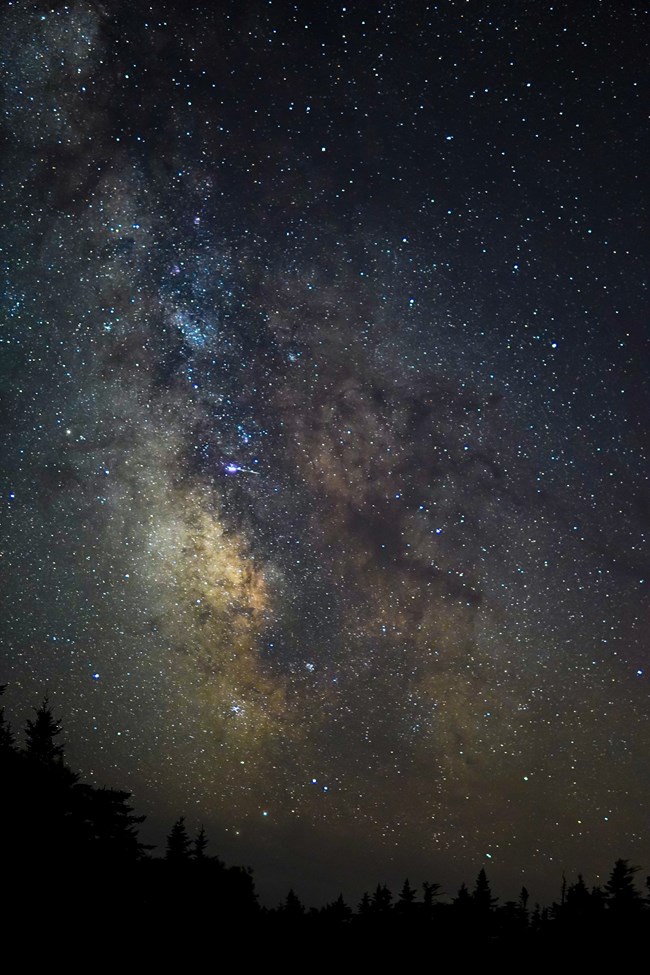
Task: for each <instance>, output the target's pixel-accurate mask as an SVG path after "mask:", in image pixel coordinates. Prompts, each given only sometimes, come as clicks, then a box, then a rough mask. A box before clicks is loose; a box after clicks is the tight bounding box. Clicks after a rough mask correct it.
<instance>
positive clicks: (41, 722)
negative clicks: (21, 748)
mask: <svg viewBox="0 0 650 975" xmlns="http://www.w3.org/2000/svg"><path fill="white" fill-rule="evenodd" d="M60 734H61V722H60V721H59V720H57V719H55V718H54V716H53V714H52V710H51V708H50V706H49V701H48V699H47V697H45V698H44V699H43V703H42V704H41V706H40V708H38V709H37V710H36V719H35V720H34V721H32V720H31V719H30V718H28V719H27V726H26V728H25V754H26V755H27V757H28V758H30V759H33V760H35V761H37V762H40V763H41V764H43V765H54V764H59V765H62V764H63V747H64V746H63V743H62V742H56V741H55V739H56V738H57V737H58V736H59V735H60Z"/></svg>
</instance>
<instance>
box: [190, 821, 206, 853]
mask: <svg viewBox="0 0 650 975" xmlns="http://www.w3.org/2000/svg"><path fill="white" fill-rule="evenodd" d="M207 845H208V838H207V836H206V835H205V830H204V829H203V826H201V828H200V830H199V831H198V833H197V834H196V837H195V839H194V845H193V847H192V857H193V858H194V859H195V860H207V859H208V856H207V854H206V852H205V851H206V847H207Z"/></svg>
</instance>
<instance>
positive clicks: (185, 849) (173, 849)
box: [165, 816, 190, 864]
mask: <svg viewBox="0 0 650 975" xmlns="http://www.w3.org/2000/svg"><path fill="white" fill-rule="evenodd" d="M189 859H190V838H189V836H188V835H187V830H186V829H185V816H181V817H180V819H177V820H176V822H175V823H174V825H173V826H172V829H171V833H170V834H169V836H168V837H167V848H166V851H165V860H167V861H168V862H169V863H174V864H179V863H186V862H187V861H188V860H189Z"/></svg>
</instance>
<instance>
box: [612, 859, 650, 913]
mask: <svg viewBox="0 0 650 975" xmlns="http://www.w3.org/2000/svg"><path fill="white" fill-rule="evenodd" d="M639 869H640V868H639V867H631V866H630V861H629V860H617V861H616V863H615V864H614V868H613V870H612V872H611V874H610V876H609V880H608V881H607V883H606V884H605V891H604V892H605V898H606V903H607V907H608V909H609V910H610V911H613V912H616V913H617V914H622V913H627V914H629V913H635V912H636V911H638V910H639V908H640V907H641V903H642V901H641V895H640V893H639V891H638V890H637V889H636V887H635V886H634V875H635V873H637V871H638V870H639Z"/></svg>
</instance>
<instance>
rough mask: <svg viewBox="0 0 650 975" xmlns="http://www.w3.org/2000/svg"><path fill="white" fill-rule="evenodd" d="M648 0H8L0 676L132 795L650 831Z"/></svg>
mask: <svg viewBox="0 0 650 975" xmlns="http://www.w3.org/2000/svg"><path fill="white" fill-rule="evenodd" d="M645 29H646V23H645V21H644V17H643V5H642V4H641V3H636V2H633V0H607V2H605V0H602V2H599V0H591V2H589V0H581V2H577V0H571V2H570V3H569V2H561V0H556V2H554V3H549V2H546V0H535V2H532V0H511V2H505V0H501V2H496V0H483V2H481V0H462V2H461V0H442V2H440V3H437V4H434V3H430V4H426V3H418V2H408V3H407V2H402V3H400V2H385V3H379V4H375V3H355V2H350V3H348V4H346V5H341V4H340V3H302V2H299V3H289V2H284V0H274V2H262V0H250V2H243V0H240V2H235V0H230V2H228V0H223V2H215V3H214V4H202V5H199V4H197V3H187V4H180V3H176V4H171V3H170V4H165V3H155V4H152V5H149V4H147V3H144V2H141V0H135V2H134V0H128V2H126V0H123V2H119V0H115V2H111V0H105V2H104V4H102V3H99V2H93V0H70V2H69V3H68V4H66V5H63V4H60V3H53V4H45V3H31V2H15V3H5V4H4V8H3V14H2V25H1V28H0V37H1V38H2V40H1V42H0V43H1V49H2V74H3V91H2V124H3V128H4V137H5V138H4V152H3V155H4V167H3V187H2V194H1V199H2V203H1V208H2V224H3V233H2V242H1V243H2V246H1V258H2V269H3V273H4V278H5V281H4V285H3V291H2V330H1V333H0V339H1V342H2V348H1V362H2V386H1V396H2V407H3V419H2V426H1V430H2V441H3V450H2V471H1V478H0V482H1V492H2V546H1V547H2V588H3V609H2V630H3V634H2V635H3V640H2V651H1V658H0V682H3V683H7V684H8V685H9V686H8V688H7V692H6V695H5V698H4V699H3V700H4V703H6V707H7V713H8V716H9V717H10V718H11V719H12V720H13V723H14V725H15V726H17V727H18V728H19V727H21V725H22V722H23V720H24V717H25V716H26V715H27V714H29V713H30V708H31V707H32V706H33V705H36V704H38V703H40V701H41V700H42V698H43V695H44V694H45V693H46V692H47V693H48V694H49V697H50V703H51V704H52V707H53V710H54V712H55V714H56V715H57V716H58V717H60V718H61V719H62V721H63V724H64V729H65V738H66V740H67V742H68V745H67V751H66V754H67V757H68V760H69V762H70V764H71V765H72V766H73V767H74V768H76V769H78V770H79V771H80V772H81V774H82V777H83V778H84V779H85V780H87V781H91V782H93V783H97V784H100V785H101V784H108V785H113V786H117V787H120V788H125V789H129V790H131V791H132V792H133V794H134V798H133V802H134V805H135V807H136V809H137V811H138V812H141V813H146V814H147V816H148V820H147V824H146V825H145V827H144V832H143V838H145V839H149V840H152V841H153V842H157V843H159V844H160V843H164V836H165V833H166V832H168V830H169V828H170V826H171V824H172V822H173V821H174V820H175V819H177V818H178V816H179V815H181V814H184V815H185V816H186V817H187V823H188V826H189V827H190V829H191V830H194V829H195V828H197V827H198V826H199V824H200V823H204V824H205V828H206V832H207V833H208V836H209V837H210V839H211V848H210V849H211V851H212V852H214V853H218V854H219V855H221V856H222V857H223V858H224V859H226V860H227V861H228V862H231V863H232V862H234V863H245V864H250V865H251V866H252V867H253V868H254V871H255V879H256V883H257V888H258V891H259V892H260V893H261V895H262V897H263V899H264V900H265V901H267V902H268V903H270V904H273V903H276V902H277V901H278V900H279V899H280V898H281V897H282V896H283V895H284V894H285V893H286V891H287V889H288V888H289V887H290V886H293V887H294V889H295V890H296V892H297V893H298V894H299V895H300V896H301V897H302V898H303V899H304V900H306V901H307V902H311V903H322V902H323V901H324V900H326V899H333V898H334V897H336V895H337V894H338V892H339V890H342V891H343V892H344V894H345V896H346V898H347V899H349V900H350V901H351V902H352V903H353V904H355V903H356V902H357V901H358V899H359V897H360V895H361V893H362V892H363V890H364V889H366V888H373V887H374V886H375V885H376V883H377V882H378V881H380V880H381V881H382V882H386V883H388V884H389V886H393V888H395V886H397V884H398V883H399V884H401V881H402V880H403V879H404V877H405V876H408V877H409V878H410V880H411V883H412V884H413V885H416V884H420V883H421V881H422V880H425V879H427V880H430V881H433V882H438V883H441V884H442V885H443V888H444V889H445V890H447V891H448V892H449V893H454V892H455V891H456V889H457V888H458V886H459V885H460V883H461V881H463V880H466V881H467V882H468V883H470V884H471V883H472V881H473V879H474V877H475V876H476V873H477V872H478V870H479V869H480V868H481V867H485V868H486V870H487V872H488V877H489V878H490V880H491V882H492V888H493V892H494V893H495V894H498V895H499V896H500V897H501V898H502V899H503V898H507V897H513V896H516V894H517V893H518V890H519V888H520V886H521V884H522V883H526V885H527V886H528V888H529V890H530V892H531V897H532V899H533V900H537V899H539V900H542V901H544V900H548V899H549V898H551V897H553V896H557V895H558V892H559V885H560V881H561V875H562V871H563V870H564V871H566V874H567V877H568V878H569V879H572V878H575V875H576V873H577V872H578V871H582V872H583V873H584V874H585V880H586V881H587V883H589V884H591V883H598V882H601V881H602V880H603V879H606V877H607V876H608V874H609V871H610V869H611V866H612V865H613V861H614V859H615V858H617V857H626V858H630V859H631V860H632V861H633V862H634V863H638V864H640V865H642V866H643V867H644V869H645V870H646V872H650V835H649V834H648V804H649V803H648V800H649V795H648V793H649V790H650V734H649V731H650V726H649V716H650V712H649V708H648V689H649V684H648V680H649V678H650V653H649V648H648V632H649V631H650V600H649V598H648V589H649V587H650V564H649V557H648V547H647V539H646V532H647V528H648V520H649V515H650V489H649V483H648V462H647V450H648V446H649V438H648V429H649V425H648V420H649V412H650V411H649V409H648V404H649V402H650V388H649V387H650V373H649V370H648V362H649V361H650V360H649V358H648V353H649V349H648V344H649V343H648V338H649V336H648V329H647V326H646V324H645V319H644V313H645V299H644V292H643V281H644V279H643V275H644V267H645V256H646V253H647V252H646V250H645V249H646V241H645V237H644V225H643V213H644V201H643V192H644V188H645V185H644V184H645V174H646V168H647V159H648V148H647V145H646V144H645V134H646V132H645V130H644V128H643V122H644V121H645V119H644V113H643V111H642V109H643V101H644V94H645V91H646V83H647V67H646V66H647V58H648V53H647V47H646V45H645V44H644V30H645ZM646 36H647V34H646Z"/></svg>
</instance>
